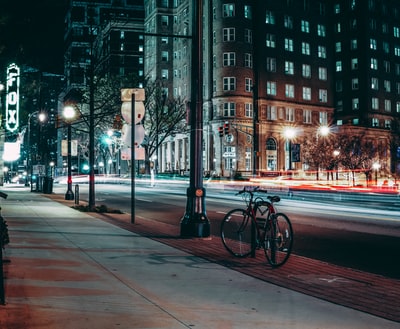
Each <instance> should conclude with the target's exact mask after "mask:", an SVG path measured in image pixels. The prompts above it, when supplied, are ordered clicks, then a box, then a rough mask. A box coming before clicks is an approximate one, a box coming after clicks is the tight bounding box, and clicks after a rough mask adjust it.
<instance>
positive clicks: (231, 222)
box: [221, 209, 257, 257]
mask: <svg viewBox="0 0 400 329" xmlns="http://www.w3.org/2000/svg"><path fill="white" fill-rule="evenodd" d="M256 234H257V232H256V227H255V225H254V222H253V218H252V217H251V216H250V215H249V214H248V213H247V212H246V211H245V210H243V209H234V210H231V211H230V212H228V213H227V214H226V215H225V217H224V219H223V220H222V223H221V239H222V243H223V244H224V246H225V248H226V250H228V251H229V252H230V253H231V254H232V255H234V256H236V257H246V256H248V255H250V254H251V252H252V251H253V250H254V249H255V243H254V242H255V241H256ZM252 241H253V243H252Z"/></svg>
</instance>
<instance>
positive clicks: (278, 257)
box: [221, 187, 293, 267]
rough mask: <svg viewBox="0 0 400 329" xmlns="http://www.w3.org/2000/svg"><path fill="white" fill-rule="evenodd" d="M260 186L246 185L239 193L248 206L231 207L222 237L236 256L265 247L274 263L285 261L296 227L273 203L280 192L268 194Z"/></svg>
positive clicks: (224, 243) (226, 245)
mask: <svg viewBox="0 0 400 329" xmlns="http://www.w3.org/2000/svg"><path fill="white" fill-rule="evenodd" d="M256 193H268V192H267V191H266V190H262V189H260V188H259V187H250V188H249V187H247V188H246V187H244V188H243V190H241V191H239V192H238V193H237V194H236V195H243V199H244V200H245V202H246V204H247V208H246V209H233V210H231V211H229V212H228V213H227V214H226V215H225V217H224V219H223V220H222V223H221V239H222V243H223V245H224V246H225V248H226V249H227V250H228V251H229V252H230V253H231V254H232V255H234V256H236V257H247V256H249V255H252V256H254V255H255V251H256V249H261V248H263V249H264V253H265V256H266V258H267V260H268V263H269V264H270V265H271V266H273V267H279V266H281V265H283V264H284V263H285V262H286V261H287V260H288V258H289V256H290V253H291V251H292V246H293V229H292V224H291V222H290V220H289V217H288V216H287V215H285V214H284V213H280V212H277V210H276V208H275V206H274V203H276V202H279V201H280V197H279V196H267V200H265V199H264V198H262V197H260V196H255V195H256Z"/></svg>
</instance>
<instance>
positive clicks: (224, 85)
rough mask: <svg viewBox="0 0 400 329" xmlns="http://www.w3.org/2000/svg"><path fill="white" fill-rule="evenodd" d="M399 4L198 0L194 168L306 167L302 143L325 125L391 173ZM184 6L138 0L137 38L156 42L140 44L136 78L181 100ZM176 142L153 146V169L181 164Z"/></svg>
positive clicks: (181, 1) (394, 168) (399, 83)
mask: <svg viewBox="0 0 400 329" xmlns="http://www.w3.org/2000/svg"><path fill="white" fill-rule="evenodd" d="M399 9H400V5H399V4H398V2H396V1H391V0H368V1H367V3H365V1H361V0H337V1H330V0H319V1H316V0H305V1H295V0H285V1H250V0H249V1H236V0H230V1H226V2H225V1H212V2H210V1H204V10H203V29H204V33H203V35H204V39H203V49H202V51H203V58H204V62H203V76H204V85H203V86H195V87H196V88H202V89H203V96H204V104H203V109H204V119H205V121H204V154H203V155H204V157H203V158H204V169H205V171H210V172H216V173H217V174H221V175H223V176H228V175H232V174H234V173H237V172H240V173H242V174H251V173H257V174H266V175H268V174H270V173H276V172H279V171H284V170H288V169H295V170H307V169H312V168H310V167H309V166H308V164H307V163H306V162H305V161H304V159H302V155H303V150H304V148H305V140H306V139H312V138H314V137H316V138H318V135H319V134H320V129H321V127H325V126H327V127H329V128H330V132H331V135H336V136H339V135H343V134H344V135H348V136H354V135H358V136H360V138H361V139H362V140H371V141H372V143H373V144H374V145H377V147H378V148H380V149H383V152H380V153H379V156H377V155H376V154H375V155H374V159H371V161H374V162H379V164H380V166H381V170H382V171H385V172H386V173H390V172H391V173H394V172H397V173H399V172H400V168H399V156H400V152H398V151H397V150H398V145H399V139H398V136H399V115H400V114H399V113H400V102H399V100H398V98H399V93H400V79H399V75H400V72H399V71H400V68H399V63H400V58H399V56H400V48H399V47H400V42H399V41H400V40H399V38H400V35H399V33H400V30H399V28H400V27H399V26H400V24H399V23H398V21H399V17H398V16H399ZM191 10H192V1H188V0H171V1H168V0H159V1H156V0H145V11H146V13H145V29H146V32H149V33H152V34H154V35H159V37H155V36H153V37H151V38H148V39H146V43H145V46H146V51H147V52H146V53H147V57H146V61H145V74H148V73H150V74H149V75H150V76H151V77H152V78H153V79H165V80H166V83H165V87H166V88H167V89H168V92H169V93H171V95H174V96H180V97H186V99H187V100H188V101H190V99H189V95H190V88H191V86H190V83H189V82H190V75H191V67H190V54H191V41H190V38H187V39H185V38H182V35H188V36H190V34H191V22H192V20H191V19H192V14H191ZM150 49H154V50H156V51H154V52H150ZM224 127H225V130H229V131H227V132H226V133H224ZM287 132H291V135H287V134H286V133H287ZM183 139H184V137H183V136H177V137H176V138H175V139H173V140H172V139H171V140H170V141H167V142H166V145H165V146H164V147H162V151H161V152H159V154H161V158H160V157H159V161H160V163H161V168H167V166H166V165H163V163H164V164H166V163H172V164H174V163H185V162H186V159H180V158H178V159H176V156H177V154H180V155H181V156H184V155H186V154H187V153H186V152H184V151H182V150H181V149H180V147H183V146H184V145H186V144H185V143H181V142H180V140H183ZM340 146H341V145H338V148H340ZM342 156H344V155H343V154H342ZM171 169H172V170H173V169H174V168H171ZM175 169H178V168H175ZM314 169H315V168H314ZM316 169H318V168H316Z"/></svg>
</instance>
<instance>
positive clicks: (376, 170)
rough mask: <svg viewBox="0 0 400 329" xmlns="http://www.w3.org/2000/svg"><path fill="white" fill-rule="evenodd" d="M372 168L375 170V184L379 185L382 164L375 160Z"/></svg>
mask: <svg viewBox="0 0 400 329" xmlns="http://www.w3.org/2000/svg"><path fill="white" fill-rule="evenodd" d="M372 168H373V169H374V170H375V186H378V170H379V169H381V165H380V164H379V163H378V162H374V163H373V164H372Z"/></svg>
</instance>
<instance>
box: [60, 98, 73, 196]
mask: <svg viewBox="0 0 400 329" xmlns="http://www.w3.org/2000/svg"><path fill="white" fill-rule="evenodd" d="M63 116H64V119H65V123H66V124H67V128H68V135H67V143H68V151H67V162H68V163H67V170H68V179H67V185H68V187H67V192H66V193H65V200H73V199H74V192H73V191H72V173H71V153H72V150H71V123H72V120H73V119H74V118H75V108H74V107H72V106H65V107H64V110H63Z"/></svg>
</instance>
